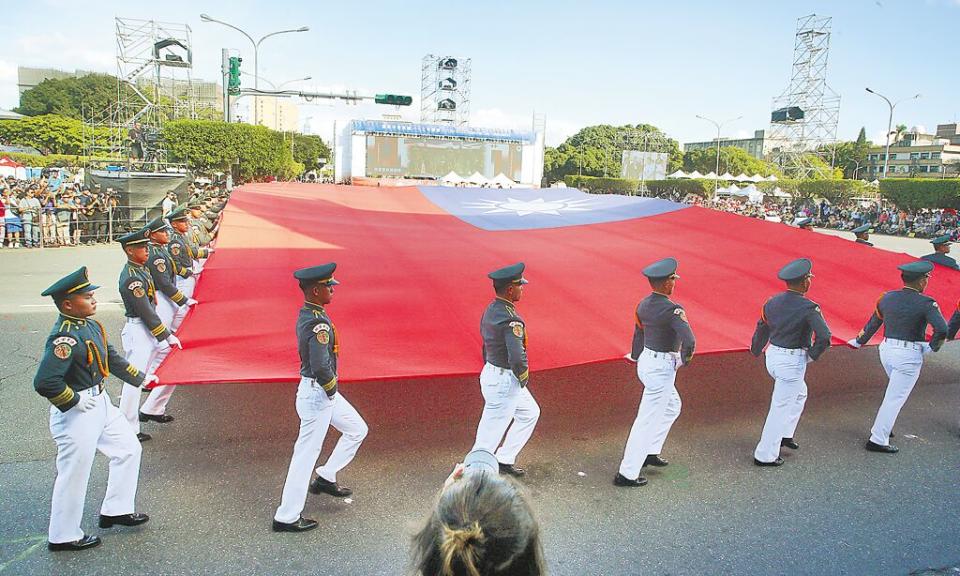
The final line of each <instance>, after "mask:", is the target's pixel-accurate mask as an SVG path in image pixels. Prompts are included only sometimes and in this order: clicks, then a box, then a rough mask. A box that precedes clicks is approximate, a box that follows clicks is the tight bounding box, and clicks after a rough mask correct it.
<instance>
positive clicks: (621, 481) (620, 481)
mask: <svg viewBox="0 0 960 576" xmlns="http://www.w3.org/2000/svg"><path fill="white" fill-rule="evenodd" d="M613 485H614V486H623V487H625V488H636V487H637V486H646V485H647V479H646V478H644V477H643V474H640V475H639V476H637V478H636V480H631V479H629V478H627V477H626V476H624V475H623V474H621V473H619V472H617V475H616V476H614V477H613Z"/></svg>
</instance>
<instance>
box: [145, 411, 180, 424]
mask: <svg viewBox="0 0 960 576" xmlns="http://www.w3.org/2000/svg"><path fill="white" fill-rule="evenodd" d="M140 421H141V422H159V423H160V424H166V423H167V422H173V416H169V415H167V414H144V413H143V412H141V413H140Z"/></svg>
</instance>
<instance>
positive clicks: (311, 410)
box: [273, 378, 367, 523]
mask: <svg viewBox="0 0 960 576" xmlns="http://www.w3.org/2000/svg"><path fill="white" fill-rule="evenodd" d="M297 414H298V415H299V416H300V433H299V435H298V436H297V441H296V443H295V444H294V445H293V456H292V457H291V458H290V467H289V468H288V469H287V480H286V482H284V484H283V496H282V497H281V499H280V507H279V508H277V512H276V514H274V517H273V518H274V520H276V521H277V522H287V523H289V522H296V521H297V519H298V518H300V514H301V513H302V512H303V506H304V504H306V501H307V487H308V486H309V485H310V475H311V471H312V469H313V467H314V466H315V465H316V464H317V458H319V457H320V450H321V449H322V448H323V439H324V438H326V436H327V429H328V428H329V427H330V426H331V425H332V426H333V427H334V428H336V429H337V430H339V431H340V434H341V435H340V440H338V441H337V445H336V446H335V447H334V448H333V452H332V453H331V454H330V457H329V458H327V463H326V464H324V465H323V466H320V467H319V468H317V474H318V475H320V476H321V477H323V478H324V479H325V480H329V481H330V482H336V481H337V472H339V471H340V470H342V469H343V468H344V467H346V465H347V464H349V463H350V462H351V461H352V460H353V457H354V456H356V455H357V450H358V449H359V448H360V444H361V443H362V442H363V439H364V438H366V437H367V423H366V422H364V421H363V418H361V417H360V414H359V413H358V412H357V411H356V409H355V408H354V407H353V406H352V405H351V404H350V403H349V402H347V399H346V398H344V397H343V396H342V395H341V394H340V393H339V392H338V393H336V394H334V395H333V398H329V397H328V396H327V393H326V392H324V391H323V388H321V387H320V384H318V383H317V381H316V380H314V379H312V378H301V379H300V386H299V387H298V388H297Z"/></svg>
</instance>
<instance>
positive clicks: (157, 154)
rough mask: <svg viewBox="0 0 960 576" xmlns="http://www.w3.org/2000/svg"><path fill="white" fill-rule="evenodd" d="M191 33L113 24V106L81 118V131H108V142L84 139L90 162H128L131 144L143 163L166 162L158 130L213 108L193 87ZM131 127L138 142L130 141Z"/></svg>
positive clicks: (121, 21) (124, 21)
mask: <svg viewBox="0 0 960 576" xmlns="http://www.w3.org/2000/svg"><path fill="white" fill-rule="evenodd" d="M190 35H191V31H190V26H188V25H187V24H175V23H169V22H157V21H156V20H135V19H131V18H116V40H117V95H118V98H117V103H116V105H113V106H111V107H110V108H109V109H108V110H104V111H96V112H92V113H90V114H89V115H86V114H85V122H84V124H85V128H105V127H109V128H110V132H111V137H110V139H109V142H107V141H105V140H103V139H101V138H90V139H89V140H88V139H87V138H85V139H84V140H85V148H86V149H87V154H89V155H91V156H104V155H108V156H111V157H129V156H130V155H131V152H130V149H131V146H132V145H133V144H134V141H138V142H137V143H138V145H139V146H141V147H142V148H143V151H142V152H143V154H142V156H143V158H142V160H143V161H146V162H155V163H162V162H163V161H164V160H165V158H164V156H165V150H164V149H163V144H162V139H161V138H160V129H161V128H162V127H163V124H164V122H165V121H167V120H172V119H175V118H195V117H196V116H197V114H198V112H199V111H200V110H199V109H200V108H203V107H211V106H212V105H215V104H216V101H215V100H213V101H212V102H210V99H209V98H201V95H200V93H199V91H198V90H197V89H198V88H200V87H199V86H194V83H193V81H192V79H191V76H190V73H191V69H192V68H193V50H192V46H191V38H190ZM135 126H136V128H137V131H136V134H137V136H136V137H134V138H132V137H131V129H133V128H134V127H135Z"/></svg>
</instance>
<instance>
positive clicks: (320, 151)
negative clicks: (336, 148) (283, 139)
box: [287, 133, 330, 170]
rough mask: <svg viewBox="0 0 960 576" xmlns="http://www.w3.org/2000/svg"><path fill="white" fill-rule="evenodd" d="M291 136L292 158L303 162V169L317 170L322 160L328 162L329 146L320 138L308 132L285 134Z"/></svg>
mask: <svg viewBox="0 0 960 576" xmlns="http://www.w3.org/2000/svg"><path fill="white" fill-rule="evenodd" d="M287 136H288V137H291V136H292V138H293V159H294V160H296V161H297V162H299V163H301V164H303V166H304V170H319V169H320V168H321V166H322V164H321V163H320V162H319V160H321V159H322V160H323V161H324V162H325V163H326V164H330V148H329V147H328V146H327V145H326V143H325V142H324V141H323V139H322V138H320V137H319V136H314V135H310V134H295V133H294V134H291V133H288V134H287Z"/></svg>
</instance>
